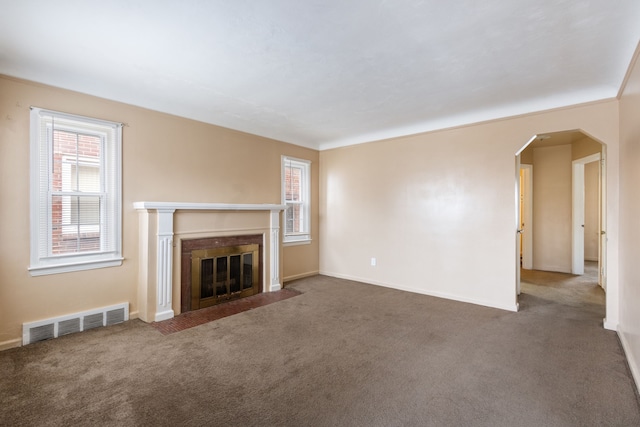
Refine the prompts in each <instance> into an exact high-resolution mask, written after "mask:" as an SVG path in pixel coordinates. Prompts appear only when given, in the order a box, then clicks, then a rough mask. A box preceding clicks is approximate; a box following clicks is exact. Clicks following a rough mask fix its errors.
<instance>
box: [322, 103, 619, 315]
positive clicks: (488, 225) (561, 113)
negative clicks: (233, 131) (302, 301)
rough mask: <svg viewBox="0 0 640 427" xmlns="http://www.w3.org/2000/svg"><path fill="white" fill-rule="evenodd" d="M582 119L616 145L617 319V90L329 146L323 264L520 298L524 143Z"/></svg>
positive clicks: (495, 300)
mask: <svg viewBox="0 0 640 427" xmlns="http://www.w3.org/2000/svg"><path fill="white" fill-rule="evenodd" d="M574 129H581V130H583V131H584V132H585V133H586V134H588V135H591V136H593V137H595V138H596V139H598V140H600V141H603V142H605V143H607V144H609V147H608V148H609V150H608V153H609V162H610V163H611V165H612V167H610V168H609V170H608V173H609V177H608V178H609V179H608V183H609V198H608V202H607V203H608V211H609V220H610V221H611V225H610V227H609V246H610V249H609V263H608V273H609V284H610V285H611V287H612V289H610V292H609V294H608V295H611V296H612V297H615V298H613V299H611V301H610V300H609V298H608V300H607V324H608V326H609V327H615V326H616V325H617V315H618V312H617V293H616V292H617V288H616V287H617V265H618V253H617V238H618V237H617V226H616V223H617V220H618V208H617V206H618V176H617V173H618V169H617V164H618V147H617V141H618V108H617V101H616V100H612V101H608V102H601V103H595V104H590V105H584V106H580V107H574V108H567V109H561V110H555V111H550V112H545V113H540V114H532V115H527V116H523V117H517V118H512V119H505V120H499V121H493V122H488V123H482V124H478V125H473V126H467V127H461V128H456V129H449V130H443V131H438V132H430V133H425V134H420V135H414V136H408V137H403V138H397V139H393V140H386V141H379V142H372V143H368V144H362V145H357V146H351V147H345V148H339V149H333V150H328V151H322V152H321V153H320V167H321V176H320V182H321V185H322V187H321V200H320V206H321V212H320V221H321V222H320V228H321V234H320V240H321V245H320V270H321V273H324V274H328V275H332V276H337V277H346V278H351V279H354V280H359V281H365V282H369V283H374V284H379V285H383V286H389V287H394V288H398V289H405V290H410V291H414V292H420V293H425V294H431V295H437V296H444V297H448V298H453V299H457V300H461V301H470V302H475V303H480V304H485V305H489V306H494V307H501V308H505V309H509V310H513V309H515V307H516V292H515V289H516V287H515V281H516V238H515V232H516V217H515V203H516V201H515V184H516V176H517V175H516V170H515V169H516V163H515V153H516V152H517V151H518V150H519V149H520V148H521V147H522V146H523V145H524V144H525V143H526V142H527V141H529V139H530V138H531V137H532V136H533V135H535V134H541V133H550V132H559V131H565V130H574ZM569 160H570V158H569ZM536 173H537V170H536ZM372 257H376V258H377V265H376V266H375V267H373V266H371V265H370V260H371V258H372Z"/></svg>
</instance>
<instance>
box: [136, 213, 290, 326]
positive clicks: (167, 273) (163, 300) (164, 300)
mask: <svg viewBox="0 0 640 427" xmlns="http://www.w3.org/2000/svg"><path fill="white" fill-rule="evenodd" d="M133 207H134V208H135V209H137V210H139V211H140V212H146V213H148V212H150V211H155V212H156V213H157V215H158V222H157V224H158V229H157V238H158V239H157V251H156V260H157V270H156V287H155V288H156V289H155V294H156V298H155V299H156V304H155V314H154V315H153V316H150V318H148V319H145V318H144V317H147V316H141V317H142V320H146V321H155V322H159V321H161V320H166V319H170V318H172V317H173V316H174V311H173V308H172V301H171V300H172V295H173V283H172V282H173V261H172V260H173V215H174V213H175V211H177V210H188V211H263V212H270V221H269V238H268V242H265V243H266V244H267V245H268V248H269V266H270V273H271V274H270V278H269V283H268V286H266V290H268V291H277V290H280V289H281V287H282V286H281V284H280V260H279V248H280V212H281V211H283V210H285V209H286V205H276V204H231V203H185V202H135V203H134V204H133ZM265 261H266V260H265Z"/></svg>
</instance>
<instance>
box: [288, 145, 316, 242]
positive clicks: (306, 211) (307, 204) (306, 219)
mask: <svg viewBox="0 0 640 427" xmlns="http://www.w3.org/2000/svg"><path fill="white" fill-rule="evenodd" d="M291 166H295V167H300V168H301V169H302V171H303V173H302V182H301V183H300V197H301V199H302V200H301V201H299V202H292V201H287V192H286V168H287V167H291ZM281 186H282V204H283V205H286V206H287V209H286V210H285V211H284V212H283V216H284V220H283V224H284V225H283V230H282V242H283V245H285V246H293V245H305V244H310V243H311V161H310V160H304V159H298V158H295V157H291V156H282V175H281ZM292 204H297V205H300V206H302V217H301V220H302V223H303V229H304V231H303V232H296V233H287V223H286V221H287V210H288V209H289V205H292Z"/></svg>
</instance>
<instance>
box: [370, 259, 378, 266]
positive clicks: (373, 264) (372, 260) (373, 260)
mask: <svg viewBox="0 0 640 427" xmlns="http://www.w3.org/2000/svg"><path fill="white" fill-rule="evenodd" d="M376 263H377V261H376V259H375V258H371V267H375V266H376Z"/></svg>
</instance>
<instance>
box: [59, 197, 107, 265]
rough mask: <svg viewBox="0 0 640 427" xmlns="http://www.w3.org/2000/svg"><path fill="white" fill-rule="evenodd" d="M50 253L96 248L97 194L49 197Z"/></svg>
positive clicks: (98, 230) (98, 220)
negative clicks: (50, 208)
mask: <svg viewBox="0 0 640 427" xmlns="http://www.w3.org/2000/svg"><path fill="white" fill-rule="evenodd" d="M51 207H52V216H51V252H52V254H53V255H61V254H68V253H73V252H87V251H97V250H100V197H98V196H60V195H54V196H52V197H51Z"/></svg>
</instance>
